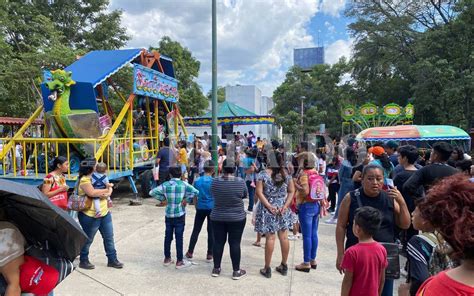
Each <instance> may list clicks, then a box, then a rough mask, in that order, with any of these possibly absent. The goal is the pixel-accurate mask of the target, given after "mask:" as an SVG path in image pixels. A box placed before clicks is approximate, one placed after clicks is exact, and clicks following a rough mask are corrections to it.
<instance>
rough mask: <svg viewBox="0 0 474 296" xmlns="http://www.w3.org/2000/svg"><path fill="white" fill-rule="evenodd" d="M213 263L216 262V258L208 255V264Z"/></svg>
mask: <svg viewBox="0 0 474 296" xmlns="http://www.w3.org/2000/svg"><path fill="white" fill-rule="evenodd" d="M212 261H214V257H212V255H209V254H208V255H207V256H206V262H207V263H211V262H212Z"/></svg>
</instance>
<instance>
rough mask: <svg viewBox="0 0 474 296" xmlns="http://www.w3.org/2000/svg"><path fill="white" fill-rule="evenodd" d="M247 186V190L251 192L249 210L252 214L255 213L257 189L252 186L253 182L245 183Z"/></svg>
mask: <svg viewBox="0 0 474 296" xmlns="http://www.w3.org/2000/svg"><path fill="white" fill-rule="evenodd" d="M245 184H246V185H247V190H248V192H249V208H248V210H249V211H250V212H251V211H253V201H254V197H255V187H252V186H250V184H252V181H245Z"/></svg>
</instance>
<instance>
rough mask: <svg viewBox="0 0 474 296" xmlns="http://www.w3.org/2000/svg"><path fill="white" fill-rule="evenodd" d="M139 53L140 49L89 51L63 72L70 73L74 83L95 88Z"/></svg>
mask: <svg viewBox="0 0 474 296" xmlns="http://www.w3.org/2000/svg"><path fill="white" fill-rule="evenodd" d="M141 51H142V49H141V48H136V49H125V50H96V51H91V52H89V53H88V54H86V55H85V56H83V57H82V58H80V59H79V60H77V61H75V62H74V63H72V64H71V65H69V66H68V67H67V68H66V69H65V70H66V71H71V72H72V79H73V80H74V81H76V82H86V83H90V84H92V86H93V87H96V86H97V85H99V84H100V83H102V82H103V81H105V80H106V79H107V78H109V77H110V76H112V75H113V74H115V73H116V72H117V71H118V70H120V69H122V68H123V67H124V66H126V65H127V64H128V63H130V62H132V61H133V60H134V59H135V58H137V57H138V56H139V55H140V53H141Z"/></svg>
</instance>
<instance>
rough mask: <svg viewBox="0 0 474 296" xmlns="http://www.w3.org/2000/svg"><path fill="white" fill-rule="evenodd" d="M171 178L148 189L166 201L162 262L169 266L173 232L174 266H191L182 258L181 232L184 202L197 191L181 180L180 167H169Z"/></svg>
mask: <svg viewBox="0 0 474 296" xmlns="http://www.w3.org/2000/svg"><path fill="white" fill-rule="evenodd" d="M169 172H170V175H171V178H172V179H171V180H170V181H167V182H165V183H163V184H161V185H160V186H158V187H156V188H155V189H152V190H151V191H150V196H153V197H154V198H156V199H158V200H160V201H164V200H166V201H167V202H168V203H167V205H166V217H165V223H166V232H165V260H164V261H163V264H164V265H165V266H169V265H170V264H172V263H173V260H172V259H171V241H172V240H173V233H174V235H175V237H176V257H177V261H176V268H177V269H182V268H185V267H189V266H191V262H188V261H184V260H183V233H184V225H185V220H186V203H187V200H189V201H190V200H192V199H193V198H194V196H197V195H198V194H199V191H198V190H197V189H196V188H194V187H193V186H191V185H189V184H188V183H187V182H184V181H182V180H181V179H180V178H181V168H180V167H170V169H169Z"/></svg>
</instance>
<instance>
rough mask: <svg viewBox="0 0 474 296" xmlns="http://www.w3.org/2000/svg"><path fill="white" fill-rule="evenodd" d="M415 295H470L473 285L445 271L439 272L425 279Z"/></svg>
mask: <svg viewBox="0 0 474 296" xmlns="http://www.w3.org/2000/svg"><path fill="white" fill-rule="evenodd" d="M416 295H417V296H435V295H436V296H437V295H443V296H472V295H474V287H470V286H466V285H464V284H462V283H460V282H457V281H455V280H453V279H452V278H450V277H449V276H448V275H446V271H443V272H440V273H438V274H437V275H435V276H432V277H430V278H429V279H427V280H426V281H425V282H424V283H423V285H421V287H420V288H419V289H418V292H417V293H416Z"/></svg>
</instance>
